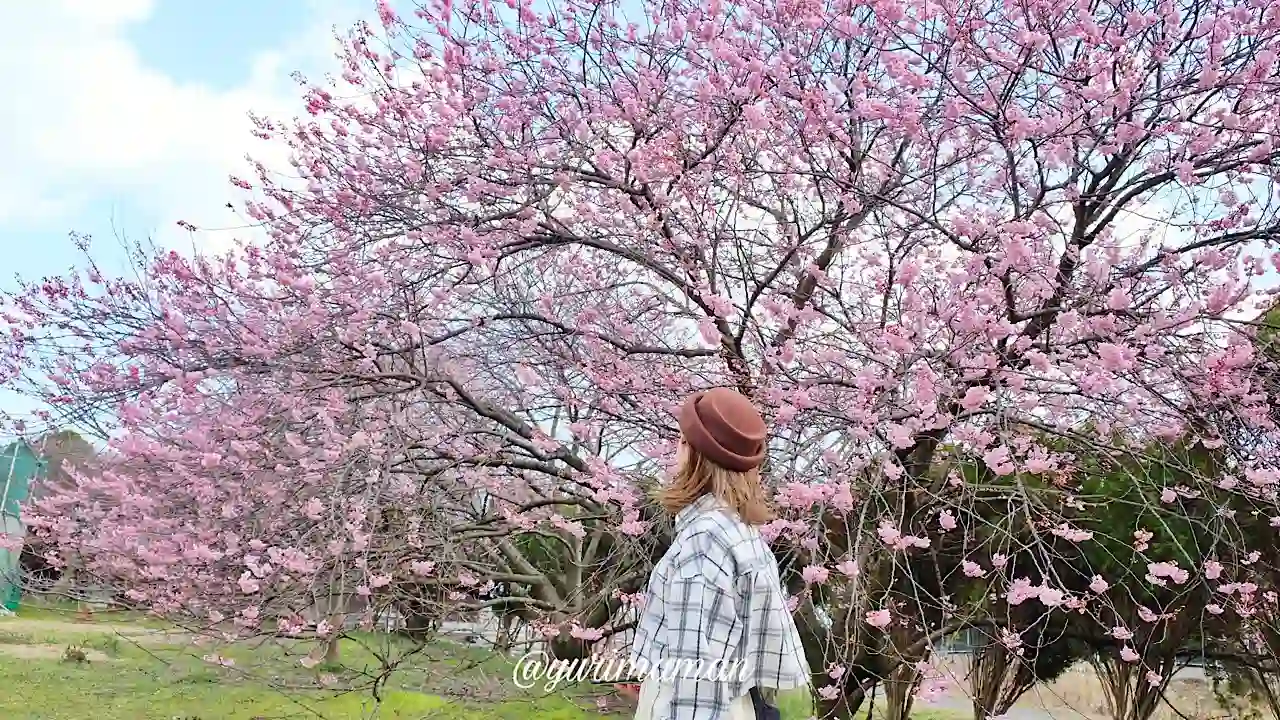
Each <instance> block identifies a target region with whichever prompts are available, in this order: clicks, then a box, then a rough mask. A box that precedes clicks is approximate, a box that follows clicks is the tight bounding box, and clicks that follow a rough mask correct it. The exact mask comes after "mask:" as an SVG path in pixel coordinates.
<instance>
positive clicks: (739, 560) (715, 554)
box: [631, 495, 810, 720]
mask: <svg viewBox="0 0 1280 720" xmlns="http://www.w3.org/2000/svg"><path fill="white" fill-rule="evenodd" d="M631 662H632V663H633V666H634V667H637V668H655V667H656V668H660V671H659V672H660V673H661V679H662V681H663V682H664V683H666V682H670V684H671V688H672V692H671V694H670V698H671V701H670V703H669V706H668V707H655V708H654V715H653V717H654V718H658V719H660V720H723V719H724V718H727V717H728V713H729V705H730V703H731V702H732V701H733V700H734V698H738V697H741V696H743V695H746V694H747V692H748V691H749V690H750V689H751V688H752V687H760V688H777V689H779V690H790V689H792V688H797V687H802V686H805V685H808V684H809V681H810V678H809V666H808V664H807V663H806V661H805V656H804V650H803V648H801V646H800V635H799V633H797V632H796V626H795V621H794V620H793V619H792V618H791V613H790V612H789V611H788V610H787V604H786V597H785V596H784V595H783V592H782V583H781V581H780V580H779V578H778V562H777V559H776V558H774V556H773V552H772V551H771V550H770V549H769V546H768V544H767V543H766V542H765V540H764V538H763V537H761V536H760V531H759V530H758V529H756V528H754V527H751V526H750V525H747V524H746V523H744V522H742V521H741V520H739V519H738V516H737V514H736V513H734V512H733V511H732V510H730V509H729V508H728V507H727V506H725V505H724V503H723V502H721V501H720V500H718V499H717V498H715V497H714V496H712V495H704V496H703V497H701V498H699V499H698V500H697V501H695V502H694V503H693V504H692V505H690V506H689V507H686V508H685V509H683V510H681V511H680V512H679V513H678V514H677V515H676V527H675V539H674V540H673V542H672V544H671V548H670V549H669V550H667V554H666V555H664V556H663V557H662V559H661V560H660V561H658V564H657V565H656V566H655V567H654V569H653V574H652V575H651V576H650V577H649V588H648V600H647V605H646V606H645V609H644V615H643V616H642V617H641V618H640V624H639V626H638V627H637V629H636V636H635V644H634V645H633V646H632V651H631ZM716 663H719V665H718V667H728V668H731V669H733V670H734V672H729V673H725V675H727V676H728V677H727V681H718V679H717V678H716V677H715V667H716V666H715V664H716ZM673 664H674V665H678V666H681V667H692V666H694V665H697V666H698V667H697V668H696V669H698V670H704V671H709V672H684V671H681V672H679V673H675V674H674V677H673V676H672V675H669V674H668V668H670V667H671V666H672V665H673ZM739 668H741V670H740V671H739V670H738V669H739ZM708 674H711V675H712V679H707V678H708ZM655 679H657V678H655ZM664 695H665V693H664Z"/></svg>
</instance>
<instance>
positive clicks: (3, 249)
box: [0, 0, 373, 289]
mask: <svg viewBox="0 0 1280 720" xmlns="http://www.w3.org/2000/svg"><path fill="white" fill-rule="evenodd" d="M372 7H373V5H372V2H371V0H215V1H213V2H210V1H209V0H34V1H31V2H25V1H23V2H5V3H0V28H3V29H4V32H5V35H6V37H5V39H4V41H3V42H0V82H2V83H3V87H5V89H6V90H5V93H6V102H5V103H4V104H3V106H0V158H3V159H4V162H3V163H2V164H0V253H2V255H0V256H2V257H4V258H5V260H6V263H5V267H4V268H3V269H0V288H3V289H11V288H12V287H13V285H14V281H13V277H14V275H15V274H21V275H22V276H23V277H29V278H38V277H40V276H43V275H47V274H53V273H61V272H63V271H65V270H66V269H67V268H68V267H70V266H71V265H72V264H73V263H75V262H76V260H77V254H76V252H75V250H74V248H73V247H72V245H71V243H70V241H69V239H68V237H67V236H68V233H70V232H71V231H78V232H85V233H90V234H92V235H93V236H94V237H95V240H96V242H95V245H98V246H101V252H102V254H104V255H106V256H107V257H108V258H109V257H111V256H112V255H113V253H112V252H111V250H112V249H113V247H114V246H115V245H116V244H117V243H116V241H115V237H114V236H116V235H124V236H126V237H129V238H146V237H153V238H155V239H156V240H157V241H159V242H161V243H163V244H184V245H188V246H189V245H191V244H192V243H193V242H194V243H198V244H206V245H209V244H212V245H217V244H218V243H219V242H220V241H221V239H224V238H228V237H230V236H231V235H233V234H235V233H236V232H237V231H236V230H234V229H232V228H234V227H235V226H236V225H237V224H238V220H237V218H236V217H235V216H234V215H232V214H231V212H230V211H229V210H227V209H226V208H225V207H224V206H225V204H226V203H227V202H228V201H229V200H232V199H234V198H235V197H236V195H235V194H234V193H233V192H232V190H231V188H230V186H229V185H228V183H227V177H228V175H230V174H232V173H235V172H237V171H240V173H241V174H245V173H244V172H243V169H244V168H245V167H246V164H245V160H244V157H245V155H246V154H249V153H251V154H254V155H255V156H256V157H262V158H264V159H265V160H268V161H269V164H273V165H275V164H276V163H278V162H279V161H281V160H282V159H283V158H282V157H280V149H279V148H278V147H274V148H273V147H270V146H268V145H266V144H264V143H262V142H261V141H257V140H256V139H254V138H253V137H251V136H250V134H249V122H248V117H247V113H248V112H249V111H250V110H252V111H254V112H258V113H261V114H267V115H271V116H273V117H277V118H286V119H287V118H292V117H294V116H296V115H298V114H299V113H300V110H301V105H300V101H299V97H300V91H299V89H298V87H297V85H296V84H295V83H294V82H293V81H292V80H291V79H290V77H289V75H290V73H291V72H293V71H295V70H300V71H302V72H304V73H305V74H307V75H309V76H312V77H316V76H319V75H320V74H322V73H323V72H325V71H326V70H328V69H330V68H332V67H334V65H335V61H334V60H333V49H334V44H333V40H332V28H333V27H334V26H338V27H342V28H345V27H348V26H350V25H351V23H352V22H353V21H355V20H356V19H358V18H359V17H361V16H371V15H372V13H371V10H372ZM273 153H274V155H273ZM272 161H274V162H272ZM178 220H186V221H188V222H192V223H194V224H196V225H197V226H200V227H204V228H210V229H221V230H219V231H217V232H211V233H209V234H208V235H207V236H202V237H200V236H198V237H197V238H196V239H194V240H193V239H192V238H191V237H190V236H188V235H186V234H185V233H182V232H181V231H180V230H178V229H177V226H176V222H177V221H178ZM115 255H116V257H118V253H117V254H115Z"/></svg>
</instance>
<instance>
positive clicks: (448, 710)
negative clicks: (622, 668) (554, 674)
mask: <svg viewBox="0 0 1280 720" xmlns="http://www.w3.org/2000/svg"><path fill="white" fill-rule="evenodd" d="M73 619H74V613H67V612H65V611H63V610H62V609H61V608H54V609H46V608H24V609H23V611H22V612H20V613H19V617H18V618H17V619H16V620H13V619H11V620H4V619H0V683H3V684H4V685H5V686H7V687H9V688H13V689H15V690H16V692H8V693H0V718H4V719H5V720H152V719H154V720H175V719H176V720H266V719H268V718H270V719H271V720H284V719H285V718H330V719H332V720H346V719H348V718H352V719H355V718H359V719H361V720H363V719H364V718H373V717H375V715H374V714H373V708H374V703H373V699H372V696H371V693H370V689H369V687H370V684H371V681H372V680H373V679H374V678H375V677H377V676H378V675H379V674H380V673H381V672H382V670H383V668H384V662H383V661H384V660H387V659H390V660H392V661H393V662H395V663H396V671H395V673H394V674H393V675H392V676H391V677H390V678H389V679H386V681H385V683H384V686H383V690H382V692H381V696H382V698H383V701H382V702H381V703H380V704H379V705H378V706H377V708H378V709H377V715H376V717H377V718H380V719H387V720H396V719H403V720H410V719H412V720H421V719H423V718H431V719H433V720H484V719H497V720H526V719H527V718H538V720H602V718H606V717H607V718H618V719H624V718H625V719H628V720H629V718H630V717H631V716H632V712H631V711H629V710H623V709H621V708H619V709H618V710H616V711H615V712H613V713H608V714H604V715H602V714H601V713H600V712H598V711H597V710H596V709H595V698H596V696H597V695H600V694H608V693H609V688H607V687H602V686H598V685H594V686H593V685H589V684H580V685H576V686H566V687H561V688H559V689H558V690H557V691H556V692H555V693H551V694H548V693H546V692H544V691H542V689H541V685H536V686H535V687H534V688H531V689H529V690H527V691H523V690H520V689H519V688H517V687H515V684H514V683H513V682H512V661H511V660H508V659H505V658H501V657H497V656H494V655H493V654H492V653H489V652H486V651H484V650H482V649H479V648H468V647H463V646H457V645H452V644H440V645H433V646H429V647H426V648H420V647H418V646H415V645H413V644H411V643H409V642H407V641H405V640H402V639H400V638H397V637H395V636H388V635H374V634H367V635H366V634H360V635H357V636H355V637H354V638H352V639H349V640H344V641H343V644H342V648H341V654H340V658H341V662H340V663H339V664H338V666H336V667H318V668H314V669H310V670H308V669H306V668H304V667H302V666H301V665H300V664H299V663H298V660H299V659H300V658H301V657H302V656H303V655H304V654H305V653H307V652H308V651H310V650H311V649H312V646H311V645H308V644H304V643H289V642H269V643H268V642H262V643H258V644H256V645H253V644H238V645H233V646H228V647H216V648H194V647H191V646H189V645H181V646H178V645H165V644H163V643H160V644H157V643H156V642H154V641H151V642H149V641H148V640H147V639H146V638H139V637H135V636H133V635H120V634H116V633H114V632H112V628H111V627H109V626H107V625H105V624H103V623H104V621H106V622H110V623H111V624H113V625H116V626H117V627H119V626H120V625H122V624H123V623H125V622H127V621H132V622H134V623H138V622H139V620H140V618H138V617H136V616H134V617H127V616H120V615H115V614H113V615H110V616H108V615H97V616H96V617H95V621H96V622H95V623H92V624H84V625H79V626H75V627H74V628H73V627H72V626H69V625H68V621H69V620H73ZM139 625H141V626H144V627H152V628H154V627H157V624H156V623H155V621H154V620H152V619H148V620H146V621H145V622H141V623H139ZM72 630H74V632H72ZM68 645H76V646H79V647H82V648H86V649H92V650H96V651H98V652H100V653H103V655H105V656H106V659H99V660H97V661H94V662H90V663H88V664H85V665H81V664H76V663H71V662H62V661H61V660H60V659H59V658H58V657H57V655H58V654H60V653H61V652H62V650H63V649H64V648H65V647H66V646H68ZM17 646H26V647H17ZM42 649H43V652H46V653H48V654H49V655H51V656H49V657H31V656H30V655H29V653H30V652H31V651H41V650H42ZM15 651H26V652H28V655H26V656H15V655H14V653H15ZM213 653H216V654H217V655H220V656H221V657H223V658H230V659H231V660H233V661H234V663H233V664H232V665H231V666H230V667H220V666H218V665H217V664H213V663H210V662H207V661H205V660H203V659H202V656H203V655H206V654H213ZM344 688H354V690H351V691H349V692H343V689H344ZM777 702H778V704H779V706H780V707H781V708H782V709H783V717H784V718H785V719H786V720H801V719H803V718H807V717H809V715H810V708H811V706H810V704H809V700H808V696H807V693H805V692H803V691H800V692H791V693H784V694H782V695H781V696H780V697H779V698H778V701H777ZM913 717H915V718H919V719H920V720H957V718H956V716H955V715H939V714H933V713H929V712H927V711H925V712H916V713H913ZM962 717H963V716H962Z"/></svg>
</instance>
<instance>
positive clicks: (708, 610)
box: [655, 542, 742, 720]
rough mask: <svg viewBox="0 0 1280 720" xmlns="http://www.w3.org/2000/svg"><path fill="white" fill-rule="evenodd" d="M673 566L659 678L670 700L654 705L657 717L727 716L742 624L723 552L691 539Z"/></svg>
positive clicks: (716, 719) (714, 719) (719, 719)
mask: <svg viewBox="0 0 1280 720" xmlns="http://www.w3.org/2000/svg"><path fill="white" fill-rule="evenodd" d="M691 545H693V547H692V548H691V550H692V552H690V553H689V555H688V556H687V557H686V558H681V560H680V561H679V562H678V564H676V565H675V567H674V568H673V572H672V577H671V586H670V588H669V589H668V591H667V592H666V593H665V595H666V597H667V598H669V599H670V600H672V601H673V602H671V603H670V604H669V605H668V607H667V613H668V618H670V620H669V621H668V622H669V625H668V635H667V656H666V658H664V660H663V662H664V665H663V667H662V668H661V669H660V670H659V672H660V679H661V680H662V681H663V683H664V684H668V685H669V686H670V687H671V690H672V692H671V703H670V705H669V707H667V708H666V709H665V710H664V709H660V708H655V711H657V715H656V717H657V718H660V719H661V720H727V719H728V717H729V707H730V704H731V703H732V702H733V700H734V698H733V697H731V695H730V693H731V691H732V687H731V685H730V684H729V683H728V682H726V681H728V680H730V679H732V678H733V677H734V671H735V670H736V668H735V667H734V665H733V661H734V655H735V654H736V652H737V649H738V644H739V640H740V636H741V634H742V627H741V623H740V620H739V618H738V605H739V602H738V598H737V592H736V590H735V589H734V584H733V579H732V574H731V571H730V570H729V568H730V563H731V559H730V555H729V552H728V551H727V550H726V549H724V548H721V547H718V545H717V544H716V543H714V542H711V543H707V542H701V543H691Z"/></svg>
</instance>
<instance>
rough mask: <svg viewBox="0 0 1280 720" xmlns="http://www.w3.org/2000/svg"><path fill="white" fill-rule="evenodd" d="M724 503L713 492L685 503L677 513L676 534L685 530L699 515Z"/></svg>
mask: <svg viewBox="0 0 1280 720" xmlns="http://www.w3.org/2000/svg"><path fill="white" fill-rule="evenodd" d="M723 505H724V503H723V502H721V501H720V498H718V497H716V496H715V495H713V494H711V493H707V494H705V495H702V496H701V497H699V498H698V499H697V500H694V501H693V502H691V503H689V504H688V505H685V506H684V507H683V508H681V509H680V512H678V513H676V527H675V531H676V535H679V534H680V531H681V530H684V529H685V528H686V527H687V526H688V525H689V523H691V522H693V521H694V520H695V519H696V518H697V517H698V516H700V515H703V514H705V513H708V512H710V511H712V510H714V509H716V508H718V507H721V506H723Z"/></svg>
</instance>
